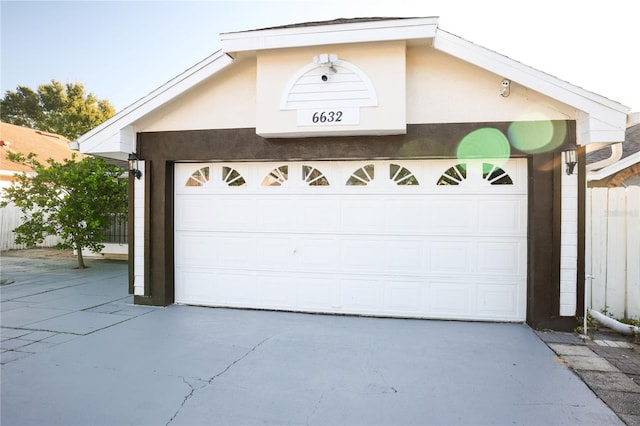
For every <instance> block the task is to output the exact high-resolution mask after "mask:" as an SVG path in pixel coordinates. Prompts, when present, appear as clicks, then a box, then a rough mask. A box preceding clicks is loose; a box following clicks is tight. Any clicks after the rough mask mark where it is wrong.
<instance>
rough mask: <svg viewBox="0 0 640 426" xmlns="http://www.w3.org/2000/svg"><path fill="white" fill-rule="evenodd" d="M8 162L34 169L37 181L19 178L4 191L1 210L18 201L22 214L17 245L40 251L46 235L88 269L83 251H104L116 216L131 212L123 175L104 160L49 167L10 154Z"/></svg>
mask: <svg viewBox="0 0 640 426" xmlns="http://www.w3.org/2000/svg"><path fill="white" fill-rule="evenodd" d="M7 159H9V160H11V161H15V162H18V163H20V164H24V165H26V166H29V167H30V168H31V169H33V170H34V171H35V173H36V175H35V176H33V177H30V176H28V175H27V174H25V173H22V174H18V175H16V176H17V180H16V182H14V184H13V185H12V186H10V187H8V188H5V189H4V196H5V198H4V201H3V202H2V203H0V207H4V206H6V205H7V204H8V203H9V202H13V203H14V204H16V206H18V208H19V209H20V210H21V211H22V214H23V223H22V224H21V225H20V226H18V227H17V228H16V229H14V232H15V233H16V243H18V244H26V245H27V246H35V245H36V244H37V243H39V242H41V241H42V240H44V238H45V237H46V236H47V235H57V236H59V237H60V238H61V239H62V243H59V244H58V246H59V247H61V248H72V249H75V250H76V251H77V253H78V255H77V256H78V267H79V268H80V269H84V268H85V264H84V259H83V257H82V249H83V248H89V249H90V250H91V251H93V252H96V253H98V252H100V251H101V250H102V249H103V248H104V244H101V243H102V242H103V241H104V230H105V228H107V227H108V226H109V224H110V221H111V215H112V214H114V213H116V214H117V213H124V212H126V210H127V180H126V179H122V178H121V175H122V173H123V170H122V169H121V168H119V167H118V166H115V165H113V164H110V163H108V162H106V161H105V160H103V159H101V158H93V157H86V158H83V159H82V160H81V161H76V154H73V155H72V158H71V159H66V160H64V162H63V163H58V162H56V161H54V160H53V159H48V160H47V162H46V163H45V164H42V163H40V162H39V161H38V160H37V159H36V155H35V154H33V153H30V154H29V155H27V156H25V155H23V154H21V153H9V154H8V155H7Z"/></svg>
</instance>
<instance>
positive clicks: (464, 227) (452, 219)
mask: <svg viewBox="0 0 640 426" xmlns="http://www.w3.org/2000/svg"><path fill="white" fill-rule="evenodd" d="M427 211H428V213H429V216H428V229H429V231H430V233H433V234H439V235H470V234H472V233H473V232H474V230H475V229H476V227H475V226H474V225H475V222H476V202H475V200H473V199H470V200H455V199H453V198H451V197H446V198H444V199H439V198H438V197H431V199H429V206H428V210H427Z"/></svg>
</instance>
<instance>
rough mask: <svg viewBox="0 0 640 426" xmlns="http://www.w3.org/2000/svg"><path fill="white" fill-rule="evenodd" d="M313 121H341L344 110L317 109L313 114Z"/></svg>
mask: <svg viewBox="0 0 640 426" xmlns="http://www.w3.org/2000/svg"><path fill="white" fill-rule="evenodd" d="M311 121H312V122H313V123H339V122H341V121H342V111H322V112H320V111H316V112H314V113H313V115H312V116H311Z"/></svg>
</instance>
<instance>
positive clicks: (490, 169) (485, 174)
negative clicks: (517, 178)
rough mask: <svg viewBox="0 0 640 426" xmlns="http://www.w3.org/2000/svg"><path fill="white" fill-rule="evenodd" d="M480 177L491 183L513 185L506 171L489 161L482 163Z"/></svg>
mask: <svg viewBox="0 0 640 426" xmlns="http://www.w3.org/2000/svg"><path fill="white" fill-rule="evenodd" d="M482 178H483V179H484V180H486V181H487V182H489V183H491V185H513V181H512V180H511V178H510V177H509V175H508V174H507V172H505V171H504V170H502V169H501V168H500V167H498V166H494V165H493V164H489V163H482Z"/></svg>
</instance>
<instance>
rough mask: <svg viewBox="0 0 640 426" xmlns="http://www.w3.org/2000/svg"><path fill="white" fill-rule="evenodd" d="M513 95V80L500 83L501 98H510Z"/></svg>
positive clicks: (504, 79)
mask: <svg viewBox="0 0 640 426" xmlns="http://www.w3.org/2000/svg"><path fill="white" fill-rule="evenodd" d="M510 94H511V80H509V79H508V78H503V79H502V81H501V82H500V96H502V97H503V98H506V97H508V96H509V95H510Z"/></svg>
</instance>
